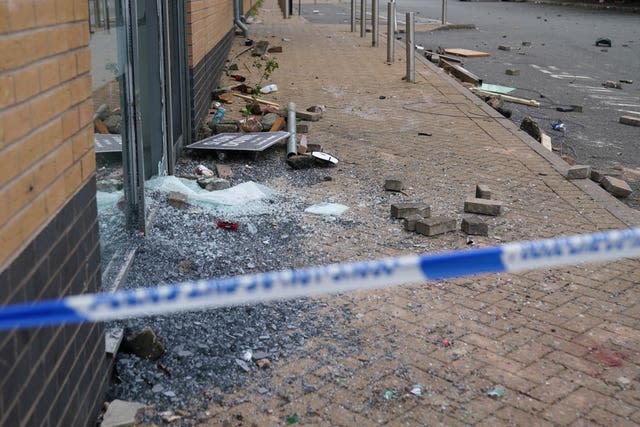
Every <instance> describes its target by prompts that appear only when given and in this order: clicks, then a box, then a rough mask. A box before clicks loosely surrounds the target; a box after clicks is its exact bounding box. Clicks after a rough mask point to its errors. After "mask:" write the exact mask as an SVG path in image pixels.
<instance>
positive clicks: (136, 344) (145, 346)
mask: <svg viewBox="0 0 640 427" xmlns="http://www.w3.org/2000/svg"><path fill="white" fill-rule="evenodd" d="M121 350H122V352H123V353H133V354H135V355H136V356H138V357H140V358H143V359H148V360H157V359H159V358H160V356H162V355H163V354H164V351H165V350H164V345H163V344H162V342H160V339H158V337H157V336H156V334H155V332H154V331H153V329H151V328H149V327H146V328H144V329H142V330H141V331H139V332H136V333H133V334H130V335H127V336H126V337H125V339H124V340H123V341H122V347H121Z"/></svg>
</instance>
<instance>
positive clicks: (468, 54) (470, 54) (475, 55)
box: [444, 48, 491, 58]
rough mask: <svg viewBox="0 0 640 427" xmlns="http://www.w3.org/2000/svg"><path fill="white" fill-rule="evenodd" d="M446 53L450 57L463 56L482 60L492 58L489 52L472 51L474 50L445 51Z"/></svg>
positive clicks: (454, 49)
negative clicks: (482, 58)
mask: <svg viewBox="0 0 640 427" xmlns="http://www.w3.org/2000/svg"><path fill="white" fill-rule="evenodd" d="M444 53H446V54H448V55H455V56H462V57H464V58H481V57H487V56H491V54H490V53H489V52H482V51H480V50H472V49H458V48H453V49H445V50H444Z"/></svg>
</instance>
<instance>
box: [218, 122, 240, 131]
mask: <svg viewBox="0 0 640 427" xmlns="http://www.w3.org/2000/svg"><path fill="white" fill-rule="evenodd" d="M212 130H213V133H215V134H218V133H236V132H238V123H237V122H222V123H216V124H214V125H213V127H212Z"/></svg>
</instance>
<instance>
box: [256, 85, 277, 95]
mask: <svg viewBox="0 0 640 427" xmlns="http://www.w3.org/2000/svg"><path fill="white" fill-rule="evenodd" d="M277 91H278V85H276V84H274V83H271V84H268V85H266V86H263V87H261V88H260V93H272V92H277Z"/></svg>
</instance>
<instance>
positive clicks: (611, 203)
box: [381, 34, 640, 227]
mask: <svg viewBox="0 0 640 427" xmlns="http://www.w3.org/2000/svg"><path fill="white" fill-rule="evenodd" d="M385 35H386V34H385ZM381 38H382V37H381ZM382 39H383V40H384V41H383V43H385V44H386V37H385V38H382ZM396 44H398V45H400V46H402V47H403V48H404V46H405V43H404V41H399V40H396ZM416 58H417V59H418V61H419V62H420V63H422V64H423V65H424V66H425V67H427V68H429V70H430V71H431V72H433V73H436V74H438V75H439V76H440V77H442V78H443V79H445V80H446V81H447V82H449V83H450V84H451V86H452V87H454V88H455V89H456V90H457V91H458V92H459V93H460V94H462V95H464V96H465V97H466V98H467V99H468V100H469V101H470V102H471V103H473V104H474V105H476V106H477V107H479V108H480V109H481V110H482V111H484V112H485V113H487V115H489V116H491V117H493V118H494V119H495V120H496V121H497V122H498V123H500V124H501V125H502V126H503V127H504V128H505V129H506V130H508V131H509V132H510V133H511V134H513V135H514V136H515V137H517V138H518V139H519V140H521V141H522V142H523V143H525V144H526V145H527V146H529V148H531V149H532V150H533V151H535V152H536V153H537V154H538V155H540V156H541V157H542V158H544V159H545V160H546V161H548V162H549V163H550V164H551V166H552V167H553V168H554V169H555V170H556V171H557V172H558V173H559V174H561V175H562V176H566V175H567V171H568V170H569V165H568V164H567V163H566V162H564V161H563V160H562V159H561V158H560V157H558V156H557V155H555V154H554V153H552V152H550V151H548V150H547V149H545V148H544V147H542V145H541V144H540V143H539V142H538V141H536V140H535V139H533V138H532V137H531V136H529V135H528V134H526V133H525V132H523V131H521V130H520V129H519V128H518V127H517V126H516V124H515V123H513V122H512V121H511V120H509V119H507V118H505V117H503V116H502V115H501V114H500V113H498V112H497V111H496V110H494V109H493V108H491V107H490V106H488V105H487V104H486V103H484V102H482V100H480V98H478V97H477V96H476V95H474V94H473V93H471V92H470V91H469V90H468V89H467V88H466V87H464V86H463V85H462V84H460V83H459V82H458V81H457V80H456V79H455V78H453V77H451V76H450V75H449V74H448V73H446V72H445V71H444V70H442V69H441V68H440V67H438V66H436V65H435V64H433V63H431V62H429V61H428V60H427V59H426V58H424V57H422V56H421V55H416ZM571 182H572V183H573V184H574V185H575V186H576V187H578V188H580V189H581V190H582V191H584V192H585V193H586V194H588V195H589V196H590V197H591V198H593V199H594V200H595V201H597V202H598V203H599V204H601V205H602V207H603V208H605V209H606V210H607V211H608V212H609V213H610V214H611V215H613V216H614V217H616V218H617V219H618V220H620V221H621V222H623V223H624V224H625V225H627V226H628V227H634V226H638V225H640V212H638V211H636V210H635V209H632V208H630V207H628V206H627V205H625V204H624V203H623V202H621V201H620V200H618V199H617V198H615V197H614V196H612V195H611V194H609V193H608V192H607V191H605V190H604V189H603V188H602V187H600V186H599V185H598V184H596V183H595V182H593V181H591V180H590V179H584V180H573V181H571Z"/></svg>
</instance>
